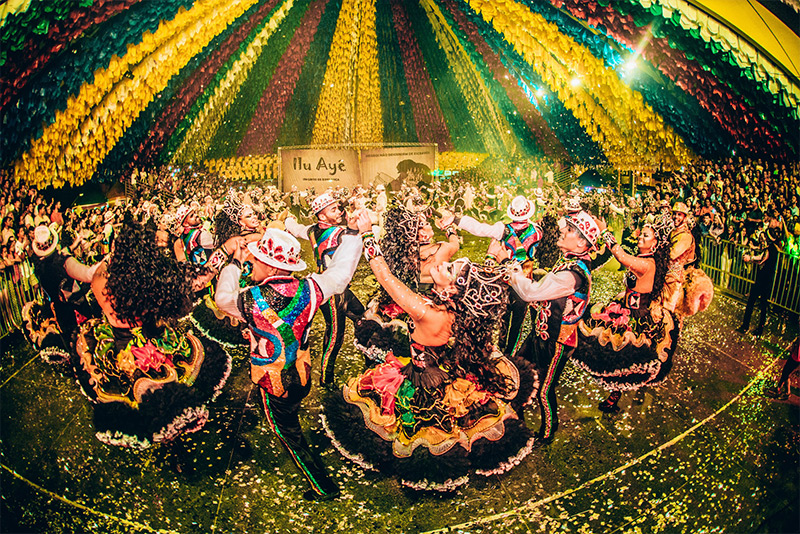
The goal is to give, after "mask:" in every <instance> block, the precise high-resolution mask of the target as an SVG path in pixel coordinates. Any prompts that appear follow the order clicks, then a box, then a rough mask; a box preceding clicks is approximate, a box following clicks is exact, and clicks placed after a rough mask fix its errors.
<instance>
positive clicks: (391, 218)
mask: <svg viewBox="0 0 800 534" xmlns="http://www.w3.org/2000/svg"><path fill="white" fill-rule="evenodd" d="M430 213H431V210H430V208H428V207H427V206H424V205H420V206H417V209H416V210H415V209H406V208H405V207H402V206H399V205H398V206H394V207H392V208H391V209H390V210H389V211H388V212H387V213H386V220H385V229H384V230H385V231H384V237H383V239H382V240H381V247H382V248H383V255H384V258H385V259H386V263H387V264H388V265H389V270H390V271H391V272H392V274H394V275H395V276H396V277H397V278H398V279H399V280H400V281H401V282H403V283H404V284H405V285H407V286H408V287H410V288H412V289H413V290H414V291H416V292H418V293H419V294H421V295H426V296H429V297H433V294H432V289H433V279H432V278H431V274H430V273H431V270H432V269H434V268H436V267H437V266H439V265H441V264H442V263H443V262H445V261H448V260H450V258H451V257H452V256H453V255H454V254H455V253H456V252H457V251H458V248H459V241H458V235H457V234H456V232H455V230H454V229H453V226H452V225H450V226H447V227H446V228H448V229H449V231H448V232H447V235H448V240H447V241H446V242H441V241H440V242H437V243H432V242H431V240H432V238H433V228H432V227H431V224H430V223H429V222H428V215H429V214H430ZM440 224H441V221H439V222H438V223H437V225H440ZM406 319H407V314H405V313H404V312H403V310H402V308H401V307H399V306H398V305H397V304H396V303H395V302H394V300H393V299H392V298H391V296H390V295H389V293H388V292H387V291H386V290H385V289H383V288H380V287H379V291H378V294H377V295H376V296H375V297H374V298H373V299H372V300H370V302H369V303H368V305H367V311H366V313H365V314H364V317H363V320H362V321H360V322H359V323H358V325H356V328H355V331H354V332H355V344H356V348H358V349H359V350H361V351H362V352H363V353H364V356H365V357H366V358H367V363H368V364H373V363H381V362H383V361H384V358H385V355H386V352H387V351H388V350H393V351H394V355H395V356H410V353H409V350H410V349H409V343H408V324H407V322H406Z"/></svg>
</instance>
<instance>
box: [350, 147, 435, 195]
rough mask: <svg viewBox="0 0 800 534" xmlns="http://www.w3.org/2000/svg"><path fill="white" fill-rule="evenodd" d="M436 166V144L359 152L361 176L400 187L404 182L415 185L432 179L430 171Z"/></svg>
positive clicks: (370, 181) (369, 181)
mask: <svg viewBox="0 0 800 534" xmlns="http://www.w3.org/2000/svg"><path fill="white" fill-rule="evenodd" d="M434 169H436V145H433V144H431V145H423V146H406V147H387V148H367V149H364V150H362V151H361V179H362V183H363V185H364V186H368V185H369V184H370V183H372V184H374V185H378V184H383V185H387V186H390V187H391V189H392V190H393V191H399V190H400V184H402V183H403V182H404V181H405V182H407V183H409V184H411V185H416V183H417V182H419V181H421V180H422V181H426V182H430V181H431V175H430V172H431V171H432V170H434Z"/></svg>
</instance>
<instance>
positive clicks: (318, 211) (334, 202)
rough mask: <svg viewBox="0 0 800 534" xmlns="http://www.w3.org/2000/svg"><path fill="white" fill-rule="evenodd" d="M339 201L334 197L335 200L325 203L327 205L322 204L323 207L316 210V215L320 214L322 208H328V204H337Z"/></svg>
mask: <svg viewBox="0 0 800 534" xmlns="http://www.w3.org/2000/svg"><path fill="white" fill-rule="evenodd" d="M337 202H338V200H337V199H335V198H334V199H333V200H331V201H330V202H328V203H327V204H325V205H324V206H322V207H321V208H319V209H317V211H315V212H314V215H319V213H320V212H321V211H322V210H324V209H325V208H327V207H328V206H330V205H331V204H336V203H337Z"/></svg>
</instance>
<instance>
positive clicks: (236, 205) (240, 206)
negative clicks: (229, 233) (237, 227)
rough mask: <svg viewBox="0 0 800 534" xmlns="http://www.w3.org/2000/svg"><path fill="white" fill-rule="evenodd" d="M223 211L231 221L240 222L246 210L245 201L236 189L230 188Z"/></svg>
mask: <svg viewBox="0 0 800 534" xmlns="http://www.w3.org/2000/svg"><path fill="white" fill-rule="evenodd" d="M222 211H223V212H225V215H227V216H228V218H229V219H230V220H231V222H238V221H239V217H241V216H242V212H243V211H244V203H243V202H242V200H241V199H240V198H239V194H238V193H237V192H236V190H235V189H233V188H231V189H228V194H227V195H226V196H225V205H224V206H222Z"/></svg>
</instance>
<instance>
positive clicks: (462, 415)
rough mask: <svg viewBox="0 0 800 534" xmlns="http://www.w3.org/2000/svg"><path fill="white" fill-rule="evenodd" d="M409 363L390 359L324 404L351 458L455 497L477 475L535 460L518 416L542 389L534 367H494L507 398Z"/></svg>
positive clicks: (500, 361)
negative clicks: (538, 388)
mask: <svg viewBox="0 0 800 534" xmlns="http://www.w3.org/2000/svg"><path fill="white" fill-rule="evenodd" d="M406 361H408V360H407V359H406V358H403V359H402V360H400V359H398V358H397V357H395V356H394V354H392V353H391V352H390V353H389V354H388V355H387V356H386V361H385V362H384V363H381V364H379V365H378V366H376V367H374V368H372V369H369V370H367V371H366V372H364V373H363V374H361V375H359V376H356V377H354V378H351V379H350V380H349V381H348V383H347V385H346V386H344V388H343V390H342V391H341V392H334V393H331V394H329V395H328V396H327V397H326V398H325V400H324V402H325V414H324V416H323V422H324V424H325V429H326V431H327V432H328V434H329V436H330V437H331V439H332V441H333V443H334V445H335V446H336V448H337V449H338V450H339V451H340V452H341V453H342V454H343V455H344V456H345V457H346V458H348V459H350V460H352V461H354V462H356V463H358V464H359V465H361V466H362V467H364V468H367V469H371V470H376V471H380V472H382V473H385V474H390V475H393V476H397V477H399V478H400V481H401V483H402V484H404V485H406V486H409V487H412V488H416V489H429V490H438V491H448V490H451V489H453V488H455V487H457V486H459V485H461V484H464V483H466V482H467V481H468V480H469V474H471V473H478V474H482V475H487V476H488V475H489V474H497V473H502V472H505V471H508V470H509V469H511V468H513V467H514V466H515V465H517V464H518V463H519V462H520V461H521V460H522V459H523V458H524V457H525V456H527V454H528V453H530V451H531V450H532V446H533V441H534V440H533V436H532V433H531V432H530V431H529V430H528V428H527V427H526V426H525V424H524V422H523V421H521V420H520V419H519V417H518V416H517V411H518V410H521V408H522V405H523V404H526V403H528V402H529V401H530V399H531V397H532V395H533V390H534V389H535V380H536V379H535V373H534V371H533V368H532V367H531V366H530V364H528V363H527V362H524V361H523V360H518V361H515V362H513V363H512V361H511V360H509V359H507V358H505V357H502V356H500V357H498V358H497V359H496V360H494V361H493V365H494V366H495V368H496V370H497V372H498V374H500V375H502V376H503V377H504V378H505V379H506V382H507V383H508V384H510V385H511V387H510V388H509V393H508V394H506V395H503V396H502V397H501V396H499V395H497V394H493V393H490V392H488V391H486V390H485V389H484V388H483V387H482V386H481V384H480V383H479V381H478V379H477V378H476V377H475V376H474V375H471V374H469V373H466V374H465V373H460V374H461V375H463V377H456V376H454V374H453V373H449V372H447V370H446V369H442V368H440V367H438V366H436V367H435V369H434V371H435V372H431V371H432V370H431V369H427V370H425V371H423V372H422V373H418V374H417V375H415V374H414V373H409V372H408V369H409V367H410V366H411V365H412V364H411V363H410V362H409V363H405V362H406ZM431 376H435V379H432V378H430V377H431Z"/></svg>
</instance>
